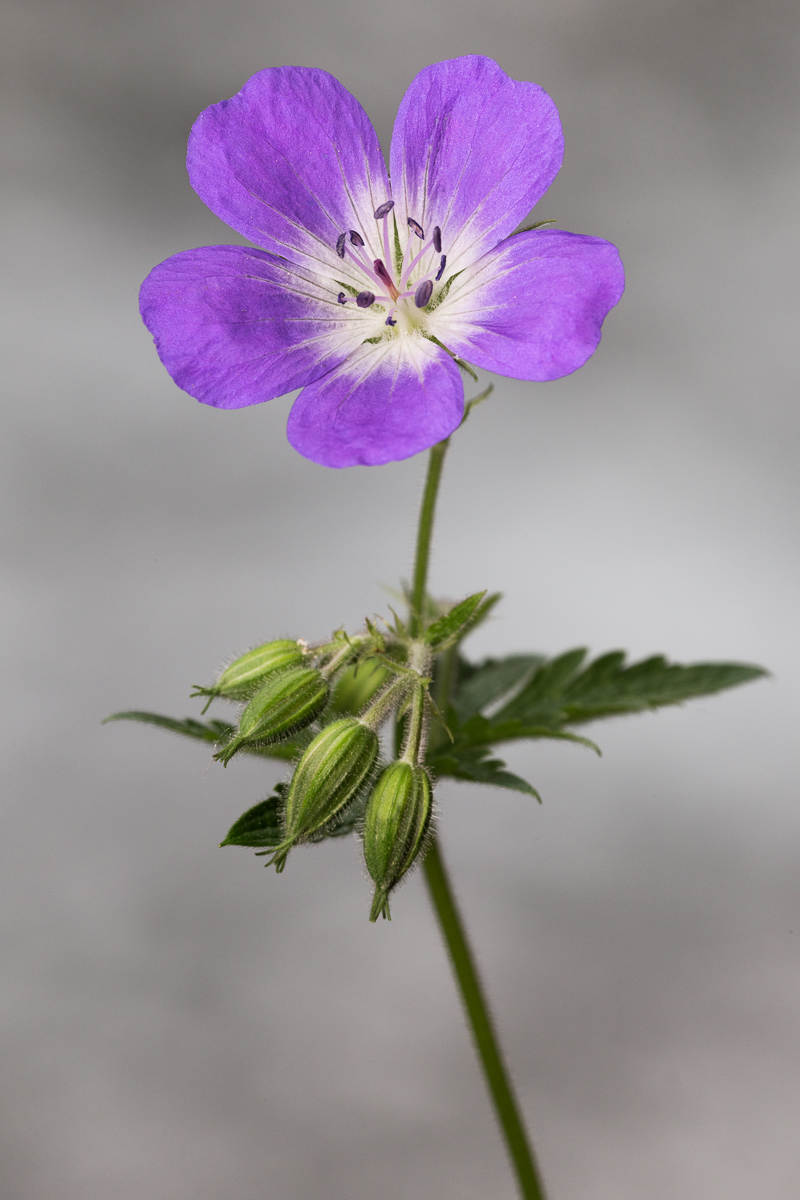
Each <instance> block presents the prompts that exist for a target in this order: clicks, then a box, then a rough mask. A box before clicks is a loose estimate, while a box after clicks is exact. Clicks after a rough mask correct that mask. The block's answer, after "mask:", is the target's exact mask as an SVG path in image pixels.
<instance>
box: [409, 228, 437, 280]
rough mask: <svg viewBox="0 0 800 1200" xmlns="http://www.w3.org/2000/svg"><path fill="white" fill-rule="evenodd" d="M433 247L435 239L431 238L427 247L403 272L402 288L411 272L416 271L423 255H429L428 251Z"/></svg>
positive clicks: (423, 248)
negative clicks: (415, 268)
mask: <svg viewBox="0 0 800 1200" xmlns="http://www.w3.org/2000/svg"><path fill="white" fill-rule="evenodd" d="M409 244H410V242H409ZM441 244H442V243H441V241H440V242H439V245H440V246H441ZM433 245H434V241H433V238H431V240H430V241H429V242H426V243H425V245H424V246H423V247H422V249H421V250H420V252H419V254H418V255H417V256H416V258H412V260H411V262H410V263H409V264H408V266H407V267H406V268H405V269H404V271H403V274H402V277H401V279H400V287H404V286H405V283H406V280H407V279H408V277H409V275H410V274H411V272H412V271H413V270H414V267H415V266H416V265H417V263H418V262H419V260H420V259H421V258H422V256H423V254H427V253H428V251H429V250H430V249H431V248H432V247H433Z"/></svg>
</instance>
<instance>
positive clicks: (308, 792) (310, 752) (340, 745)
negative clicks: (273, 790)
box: [271, 717, 378, 871]
mask: <svg viewBox="0 0 800 1200" xmlns="http://www.w3.org/2000/svg"><path fill="white" fill-rule="evenodd" d="M377 757H378V735H377V734H376V733H375V731H374V730H373V729H370V728H369V726H368V725H365V724H364V723H363V722H362V721H359V720H357V719H356V718H355V717H343V718H342V719H341V720H339V721H332V722H331V724H330V725H326V727H325V728H324V729H323V730H322V732H321V733H318V734H317V736H316V737H315V738H314V740H313V742H312V743H311V745H310V746H308V748H307V749H306V750H305V752H304V754H303V757H302V758H301V759H300V762H299V763H298V764H297V769H296V771H295V773H294V777H293V778H292V782H291V784H290V785H289V791H288V793H287V796H286V807H285V810H284V834H285V836H284V841H283V844H282V845H281V846H279V847H278V849H277V851H276V853H275V855H274V857H273V858H272V860H271V862H272V863H274V864H275V867H276V869H277V870H278V871H282V870H283V867H284V864H285V862H286V857H287V855H288V853H289V851H290V850H291V848H292V846H294V845H295V844H296V843H297V842H299V841H302V840H303V839H304V838H307V837H309V836H310V835H311V834H313V833H315V832H316V831H317V830H318V829H321V828H322V827H323V826H324V825H327V824H328V822H329V821H331V820H333V818H334V817H335V816H336V814H337V813H338V812H340V811H341V810H342V809H343V808H344V806H345V805H346V804H347V802H348V801H349V800H351V799H352V798H353V796H354V795H355V794H356V792H357V791H358V789H359V788H360V787H361V785H362V784H363V783H364V781H365V780H366V779H367V778H368V777H369V775H370V772H371V771H372V768H373V767H374V765H375V760H376V758H377Z"/></svg>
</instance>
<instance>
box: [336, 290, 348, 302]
mask: <svg viewBox="0 0 800 1200" xmlns="http://www.w3.org/2000/svg"><path fill="white" fill-rule="evenodd" d="M336 299H337V300H338V301H339V303H340V304H346V303H347V296H345V294H344V292H339V295H338V296H337V297H336Z"/></svg>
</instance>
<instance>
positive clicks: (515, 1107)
mask: <svg viewBox="0 0 800 1200" xmlns="http://www.w3.org/2000/svg"><path fill="white" fill-rule="evenodd" d="M423 870H424V872H425V880H426V882H427V884H428V891H429V893H430V897H431V901H432V903H433V907H434V909H435V910H436V916H437V917H438V918H439V927H440V929H441V931H442V936H443V937H444V940H445V943H446V945H447V951H448V954H449V955H450V962H451V965H452V967H453V973H454V974H455V977H456V982H457V984H458V988H459V991H460V992H461V999H462V1001H463V1004H464V1011H465V1013H466V1016H467V1020H468V1022H469V1024H470V1027H471V1029H472V1036H473V1038H474V1041H475V1049H476V1051H477V1053H478V1058H479V1059H480V1062H481V1066H482V1067H483V1073H484V1076H485V1079H486V1085H487V1087H488V1088H489V1093H490V1095H491V1097H492V1103H493V1105H494V1110H495V1115H496V1116H497V1120H498V1123H499V1125H500V1129H501V1130H502V1133H503V1137H504V1139H505V1143H506V1149H507V1150H508V1154H509V1157H510V1159H511V1163H512V1166H513V1168H514V1173H515V1174H516V1177H517V1184H518V1186H519V1192H520V1195H521V1196H522V1197H524V1200H545V1193H544V1188H543V1187H542V1183H541V1180H540V1178H539V1172H538V1170H537V1167H536V1160H535V1158H534V1154H533V1149H532V1147H531V1145H530V1142H529V1140H528V1135H527V1133H526V1131H525V1126H524V1124H523V1121H522V1116H521V1114H520V1110H519V1104H518V1103H517V1098H516V1096H515V1095H514V1088H513V1085H512V1083H511V1079H510V1077H509V1074H508V1070H507V1068H506V1065H505V1063H504V1062H503V1056H502V1052H501V1050H500V1044H499V1042H498V1040H497V1034H496V1033H495V1030H494V1027H493V1024H492V1018H491V1015H490V1013H489V1006H488V1004H487V1003H486V997H485V995H484V993H483V988H482V986H481V981H480V978H479V976H478V971H477V968H476V966H475V960H474V959H473V957H472V951H471V950H470V946H469V942H468V941H467V935H466V932H465V930H464V925H463V922H462V920H461V916H460V914H459V911H458V908H457V906H456V900H455V896H454V895H453V892H452V889H451V887H450V880H449V879H448V877H447V872H446V871H445V866H444V862H443V861H442V854H441V851H440V849H439V844H438V841H437V842H434V843H433V845H432V846H431V847H430V849H429V850H428V853H427V854H426V855H425V861H424V863H423Z"/></svg>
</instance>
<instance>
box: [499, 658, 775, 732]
mask: <svg viewBox="0 0 800 1200" xmlns="http://www.w3.org/2000/svg"><path fill="white" fill-rule="evenodd" d="M585 657H586V651H585V650H573V651H570V652H569V653H567V654H562V655H560V656H559V657H558V658H555V659H551V660H549V661H548V662H545V663H543V664H542V665H541V666H540V667H539V668H538V670H536V671H535V673H534V674H533V676H532V677H531V679H530V680H529V682H528V683H527V684H526V685H525V686H524V687H523V688H522V690H521V691H520V692H519V693H518V694H517V695H516V696H514V697H512V699H511V700H510V701H509V702H508V703H507V704H504V705H503V707H502V708H501V709H500V710H499V711H498V712H496V713H495V714H494V715H493V716H492V718H491V720H492V724H493V725H495V726H496V727H498V728H499V727H501V726H503V724H504V723H508V722H513V721H519V722H520V724H521V725H522V726H544V727H547V728H561V727H562V726H565V725H578V724H582V723H585V722H587V721H595V720H598V719H600V718H602V717H612V716H622V715H624V714H627V713H635V712H644V711H646V710H648V709H656V708H662V707H664V706H667V705H673V704H681V703H683V702H684V701H685V700H692V699H695V698H696V697H699V696H711V695H714V694H715V693H717V692H721V691H724V690H725V689H726V688H731V687H737V686H739V685H740V684H742V683H748V682H749V681H750V680H753V679H758V678H761V677H762V676H764V675H766V673H767V672H766V671H764V670H763V668H762V667H756V666H751V665H750V664H747V663H725V662H721V663H695V664H693V665H691V666H683V665H681V664H679V663H669V662H667V660H666V659H665V658H664V657H663V656H662V655H656V656H654V657H652V658H647V659H643V660H642V661H641V662H638V663H632V664H631V665H630V666H626V665H625V654H624V652H623V651H621V650H614V651H611V652H610V653H608V654H603V655H601V656H600V657H599V658H596V659H595V660H594V661H593V662H591V663H589V664H588V666H586V667H585V669H584V670H580V667H581V664H582V663H583V662H584V659H585ZM514 736H519V735H514ZM521 736H528V735H527V734H522V735H521Z"/></svg>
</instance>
